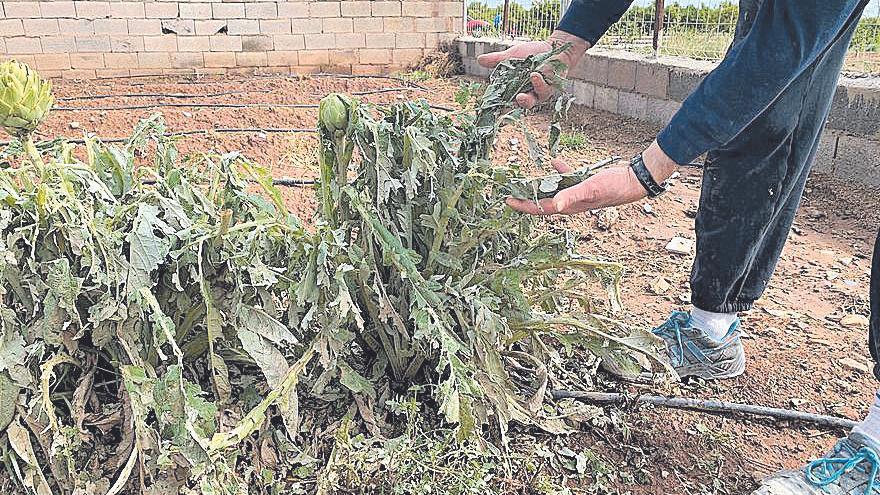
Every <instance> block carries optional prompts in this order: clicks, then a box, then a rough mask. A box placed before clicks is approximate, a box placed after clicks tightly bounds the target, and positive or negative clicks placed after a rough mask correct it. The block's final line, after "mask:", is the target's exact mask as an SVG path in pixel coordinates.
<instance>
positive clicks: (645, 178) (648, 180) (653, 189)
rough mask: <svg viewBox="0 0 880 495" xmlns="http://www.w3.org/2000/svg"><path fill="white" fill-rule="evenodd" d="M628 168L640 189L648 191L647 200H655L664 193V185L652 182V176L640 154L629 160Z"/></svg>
mask: <svg viewBox="0 0 880 495" xmlns="http://www.w3.org/2000/svg"><path fill="white" fill-rule="evenodd" d="M629 168H631V169H632V171H633V173H634V174H636V179H638V180H639V183H641V184H642V187H644V188H645V190H646V191H648V197H649V198H656V197H657V196H660V195H661V194H663V193H665V192H666V186H665V184H664V185H661V184H658V183H657V181H656V180H654V176H652V175H651V172H650V171H649V170H648V167H646V166H645V160H644V159H642V154H641V153H639V154H638V155H636V156H634V157H633V159H632V160H630V162H629Z"/></svg>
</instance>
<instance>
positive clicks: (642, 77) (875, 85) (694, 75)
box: [458, 37, 880, 187]
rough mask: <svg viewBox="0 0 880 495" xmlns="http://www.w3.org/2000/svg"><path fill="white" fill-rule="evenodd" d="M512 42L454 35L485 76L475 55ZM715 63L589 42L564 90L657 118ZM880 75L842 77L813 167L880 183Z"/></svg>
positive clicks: (582, 99) (469, 62) (467, 62)
mask: <svg viewBox="0 0 880 495" xmlns="http://www.w3.org/2000/svg"><path fill="white" fill-rule="evenodd" d="M510 44H511V42H499V41H497V40H488V39H480V38H471V37H463V38H460V39H459V41H458V50H459V54H460V55H461V57H462V61H463V63H464V68H465V72H466V73H468V74H472V75H477V76H487V75H488V74H489V71H487V70H486V69H484V68H482V67H480V65H479V64H477V60H476V58H477V56H479V55H482V54H483V53H489V52H494V51H498V50H504V49H506V48H507V47H508V46H509V45H510ZM713 67H714V64H712V63H709V62H699V61H695V60H689V59H683V58H673V57H661V58H659V59H657V58H653V57H649V56H643V55H637V54H634V53H631V52H625V51H617V50H602V49H593V50H590V51H589V52H587V55H586V56H584V58H583V59H582V60H581V62H580V63H579V64H578V65H577V67H575V68H574V69H572V70H571V72H570V73H569V78H568V81H567V85H568V87H567V91H568V92H569V93H571V94H572V95H574V97H575V98H576V100H575V101H576V103H577V104H579V105H583V106H586V107H590V108H596V109H599V110H604V111H606V112H611V113H616V114H620V115H624V116H626V117H631V118H635V119H639V120H643V121H647V122H651V123H654V124H658V126H659V125H663V124H666V123H667V122H669V119H671V118H672V116H673V115H675V112H677V111H678V109H679V107H681V102H682V101H684V100H685V98H687V96H688V95H689V94H690V93H691V91H692V90H693V89H694V88H696V87H697V85H698V84H699V83H700V81H702V80H703V77H705V75H706V74H708V72H709V71H710V70H712V68H713ZM878 156H880V78H878V77H865V78H857V79H849V78H845V77H844V78H841V80H840V83H839V84H838V87H837V92H836V94H835V95H834V101H833V103H832V107H831V114H830V115H829V116H828V122H827V124H826V126H825V131H824V132H823V134H822V141H821V144H820V146H819V151H818V154H817V157H816V164H815V167H814V170H816V171H818V172H822V173H829V174H832V175H834V176H837V177H840V178H843V179H848V180H856V181H858V182H861V183H864V184H868V185H871V186H878V187H880V160H877V157H878Z"/></svg>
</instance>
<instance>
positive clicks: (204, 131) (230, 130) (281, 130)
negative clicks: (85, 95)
mask: <svg viewBox="0 0 880 495" xmlns="http://www.w3.org/2000/svg"><path fill="white" fill-rule="evenodd" d="M249 132H255V133H260V132H263V133H267V134H269V133H285V132H290V133H300V132H302V133H305V132H318V131H317V129H305V128H300V127H292V128H283V127H266V128H262V129H260V128H256V127H219V128H217V129H195V130H191V131H180V132H166V133H165V134H162V137H177V136H192V135H194V134H211V133H218V134H223V133H227V134H235V133H249ZM55 139H56V140H62V141H65V142H68V143H73V144H83V143H85V142H86V140H85V139H82V138H68V137H58V138H55ZM98 139H100V140H101V142H102V143H124V142H126V141H128V139H129V138H127V137H125V138H115V137H111V138H98ZM10 144H12V141H0V146H9V145H10ZM37 144H38V145H39V144H40V143H37Z"/></svg>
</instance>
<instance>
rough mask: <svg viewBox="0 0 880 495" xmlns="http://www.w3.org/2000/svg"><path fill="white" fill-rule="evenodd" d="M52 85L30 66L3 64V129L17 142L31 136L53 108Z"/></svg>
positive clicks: (0, 94) (0, 72)
mask: <svg viewBox="0 0 880 495" xmlns="http://www.w3.org/2000/svg"><path fill="white" fill-rule="evenodd" d="M52 103H53V98H52V85H51V84H50V83H49V82H48V81H45V80H43V79H41V78H40V76H39V74H37V73H36V72H35V71H32V70H31V69H30V68H29V67H28V66H27V65H26V64H23V63H21V62H17V61H15V60H9V61H6V62H3V63H2V64H0V125H2V126H3V130H5V131H6V132H7V133H9V134H11V135H12V136H14V137H17V138H25V137H27V136H29V135H30V134H31V133H32V132H33V131H34V129H36V128H37V126H38V125H40V122H42V121H43V119H44V118H46V115H47V114H48V113H49V109H50V108H51V107H52Z"/></svg>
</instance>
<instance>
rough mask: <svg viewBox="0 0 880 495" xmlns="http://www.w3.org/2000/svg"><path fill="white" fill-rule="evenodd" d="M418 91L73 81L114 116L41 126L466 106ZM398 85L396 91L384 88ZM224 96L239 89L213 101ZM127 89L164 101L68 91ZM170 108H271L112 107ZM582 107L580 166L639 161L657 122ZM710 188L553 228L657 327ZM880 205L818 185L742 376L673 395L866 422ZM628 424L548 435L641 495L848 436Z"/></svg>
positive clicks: (307, 118) (630, 420)
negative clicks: (673, 248) (343, 95)
mask: <svg viewBox="0 0 880 495" xmlns="http://www.w3.org/2000/svg"><path fill="white" fill-rule="evenodd" d="M419 84H420V85H421V88H418V87H415V86H412V85H410V84H407V83H405V82H403V81H400V80H395V79H381V78H339V77H308V78H304V79H300V78H281V77H245V76H229V77H225V78H207V79H197V80H196V79H191V80H181V79H167V78H158V79H157V78H131V79H123V80H103V81H93V82H73V81H63V82H58V83H57V84H56V86H55V92H56V95H57V96H58V97H59V102H58V105H59V106H62V107H67V108H70V107H75V108H87V107H89V108H96V107H101V108H103V109H94V110H74V111H70V110H62V109H59V110H56V111H54V112H53V114H52V115H51V117H50V119H49V120H48V122H47V124H46V125H44V126H43V127H42V128H41V129H42V132H43V134H44V135H46V136H54V135H67V136H74V137H79V136H81V135H82V133H83V132H84V131H85V132H92V133H95V134H97V135H99V136H102V137H115V136H126V135H127V133H128V132H129V131H130V129H131V128H132V127H133V126H134V125H135V124H136V122H137V121H138V120H139V119H141V118H144V117H147V116H149V115H150V114H152V113H154V112H155V111H158V110H161V111H162V113H163V114H164V116H165V118H166V121H167V123H168V127H169V130H171V131H183V130H194V129H212V128H221V127H222V128H312V127H314V125H315V121H316V114H317V110H315V109H312V108H282V107H278V106H277V105H278V104H303V103H305V104H308V103H317V101H318V100H319V99H320V98H321V97H322V96H324V95H325V94H327V93H328V92H331V91H339V92H347V93H354V92H367V91H380V92H375V93H371V94H368V95H364V96H362V97H363V98H364V99H366V100H369V101H372V102H376V103H379V102H393V101H396V100H398V99H404V98H406V99H411V98H426V99H428V100H429V101H430V102H432V103H434V104H437V105H445V106H455V104H454V102H453V97H452V95H453V92H454V91H455V89H456V88H457V87H458V82H457V81H452V80H437V81H434V80H432V81H424V82H420V83H419ZM389 88H391V89H392V91H384V90H386V89H389ZM224 92H229V93H231V94H223V95H216V96H212V95H213V94H215V93H224ZM123 94H127V95H131V94H152V95H161V96H135V97H126V96H116V97H112V98H100V99H74V100H65V98H69V97H80V96H83V95H123ZM175 94H177V95H182V94H185V95H196V96H189V97H186V98H184V97H175V96H173V95H175ZM161 102H166V103H174V104H183V103H200V104H201V103H224V104H227V103H235V104H240V103H269V104H271V105H275V107H268V108H196V107H179V106H178V107H165V108H139V109H117V110H114V109H110V108H109V107H118V106H123V105H128V106H132V105H148V104H155V103H161ZM573 114H574V115H573V116H572V118H571V122H570V123H569V125H570V130H574V131H577V132H580V133H582V134H583V136H584V137H585V139H584V140H583V142H582V143H579V146H578V147H576V149H575V148H573V149H569V150H566V151H565V152H564V157H565V158H568V159H569V160H570V161H572V162H576V161H580V160H585V161H590V162H592V161H594V160H598V159H600V158H603V157H605V156H608V155H612V154H613V155H620V156H624V157H628V156H631V155H633V154H634V153H636V152H638V151H640V150H642V149H643V148H645V147H646V146H647V145H648V144H649V143H650V142H651V140H652V139H653V137H654V135H655V134H656V132H657V131H658V130H659V129H658V128H656V127H652V126H649V125H645V124H643V123H640V122H637V121H633V120H629V119H625V118H622V117H619V116H616V115H611V114H606V113H602V112H598V111H593V110H585V109H577V110H575V111H574V112H573ZM527 123H528V125H529V126H531V127H532V128H533V129H534V130H535V131H536V132H544V131H545V130H546V125H547V116H546V115H534V116H529V117H527ZM512 137H514V133H513V131H512V130H508V131H506V132H505V134H504V135H503V136H502V138H501V139H499V145H498V149H497V159H498V160H500V161H503V160H507V159H508V157H509V156H510V155H511V154H517V155H519V157H520V159H522V160H524V159H525V151H524V149H523V148H525V147H524V146H522V145H520V146H518V147H517V150H516V151H513V150H511V146H510V141H509V140H510V139H511V138H512ZM316 142H317V140H316V138H315V137H314V136H313V135H312V134H310V133H307V132H302V133H281V132H266V133H260V132H247V133H211V134H207V135H198V136H187V137H185V138H183V139H182V145H181V147H182V150H183V151H184V152H187V151H194V150H205V149H206V148H208V147H210V148H212V149H214V150H217V151H234V150H240V151H242V152H243V153H244V154H245V155H246V156H248V157H250V158H252V159H254V160H255V161H257V162H258V163H261V164H264V165H267V166H270V167H271V168H272V173H273V175H274V176H276V177H280V176H293V177H314V176H315V165H314V150H315V144H316ZM311 194H312V193H311V191H310V190H308V189H297V188H291V189H287V190H285V191H284V195H285V198H286V199H287V200H288V203H289V204H290V205H291V206H292V209H293V210H294V211H295V212H296V213H297V214H299V215H300V216H301V217H303V218H308V217H309V216H310V212H311V211H312V208H313V206H314V203H313V202H312V201H311V200H310V197H311ZM699 194H700V175H699V171H697V170H692V171H684V172H683V173H682V174H681V176H680V177H678V178H677V179H675V180H674V181H673V186H672V190H671V193H670V194H667V195H664V196H663V197H661V198H659V199H657V200H653V201H651V202H650V203H647V202H643V203H638V204H634V205H629V206H625V207H622V208H619V209H617V215H616V219H615V218H614V217H615V215H611V216H607V214H605V215H606V217H605V218H604V219H603V222H601V223H602V226H603V227H605V228H600V226H599V224H600V222H599V217H598V215H593V214H584V215H581V216H577V217H572V218H557V219H551V220H548V221H551V222H559V223H563V224H565V225H568V226H569V227H570V228H572V229H576V230H577V231H578V232H579V233H580V246H579V247H580V249H581V250H582V251H583V252H584V253H590V254H593V255H598V256H603V257H606V258H610V259H614V260H619V261H621V262H622V263H624V264H625V265H626V267H627V275H626V277H625V280H624V284H623V295H624V300H625V301H626V303H627V305H628V309H627V311H628V312H629V314H630V316H631V318H632V321H633V322H634V323H637V324H642V325H643V326H645V327H649V326H653V325H656V324H659V323H660V322H662V321H663V320H664V319H665V318H666V316H667V315H668V314H669V313H670V312H671V311H672V310H674V309H680V308H684V307H686V305H687V301H688V300H689V297H690V295H689V288H688V277H689V272H690V267H691V262H692V255H687V256H682V255H676V254H671V253H669V252H667V251H666V249H665V246H666V244H667V242H668V241H669V240H670V239H671V238H672V237H673V236H682V237H685V238H688V239H694V235H695V234H694V226H693V216H694V214H695V213H696V208H697V202H698V198H699ZM878 198H880V192H878V191H871V190H865V189H863V188H860V187H858V186H856V185H855V184H851V183H841V182H839V181H835V180H832V179H829V178H827V177H821V176H816V177H813V178H811V180H810V182H809V185H808V190H807V193H806V197H805V200H804V205H803V207H802V208H801V211H800V212H799V214H798V217H797V221H796V225H795V227H794V228H793V229H792V234H791V236H790V239H789V242H788V245H787V246H786V248H785V251H784V252H783V254H782V258H781V260H780V262H779V266H778V269H777V272H776V275H775V277H774V278H773V279H772V281H771V283H770V286H769V289H768V290H767V292H766V294H765V296H764V298H763V299H762V300H761V301H759V303H758V304H757V305H756V307H755V309H753V310H752V311H751V312H749V313H747V314H746V315H744V317H743V323H744V329H745V331H746V332H747V339H746V341H745V345H746V348H747V352H748V359H749V361H748V365H747V366H748V369H747V371H746V373H745V374H744V375H743V376H741V377H739V378H737V379H734V380H730V381H727V382H724V383H718V384H700V383H696V384H695V383H691V384H688V385H682V386H681V387H680V388H676V389H674V390H671V391H664V392H673V393H677V394H682V395H687V396H692V397H700V398H714V399H722V400H727V401H737V402H747V403H751V404H758V405H765V406H775V407H783V408H793V409H797V410H802V411H809V412H815V413H822V414H833V415H839V416H845V417H849V418H852V419H859V418H860V417H861V416H862V415H864V413H865V412H866V410H867V406H868V405H869V403H870V401H871V399H872V397H873V394H874V390H875V388H876V385H875V383H874V381H873V379H872V377H871V373H870V371H869V369H870V367H871V366H872V364H871V361H870V357H869V355H868V349H867V345H866V332H867V325H866V321H867V320H866V319H859V318H853V317H852V315H858V316H862V317H867V316H868V280H869V278H868V277H869V270H870V254H871V249H872V243H873V239H874V236H876V233H877V228H878V223H880V222H878V217H880V213H878V208H877V206H878ZM648 204H650V208H648V209H646V205H648ZM609 219H610V221H609ZM609 223H610V225H608V224H609ZM844 317H847V318H846V319H844ZM851 320H852V321H851ZM610 386H612V387H617V388H620V389H626V390H629V391H632V392H635V391H644V390H638V389H634V388H632V387H626V386H623V385H614V384H612V385H610ZM623 418H624V419H623V420H622V422H623V423H625V426H624V427H620V426H618V427H617V428H611V429H609V428H596V429H593V430H589V431H585V432H583V433H582V434H578V435H576V436H574V437H568V438H563V439H557V440H553V442H557V443H561V444H566V445H570V446H573V447H572V448H574V446H577V447H578V448H580V449H589V450H591V451H593V452H595V453H596V454H597V455H599V456H601V457H603V458H605V459H607V460H608V461H609V462H611V463H613V464H614V465H616V466H617V467H618V469H621V470H622V471H625V472H627V473H629V474H628V475H626V476H618V477H617V478H615V479H612V480H611V481H610V486H611V487H613V488H614V489H617V490H619V491H621V492H631V493H730V494H739V493H749V491H750V490H751V488H753V487H754V486H755V485H754V484H755V480H756V479H759V478H760V477H762V476H764V475H766V474H769V473H771V472H773V471H775V470H777V469H780V468H794V467H797V466H799V465H801V464H802V463H804V462H805V461H806V460H808V459H810V458H813V457H815V456H817V455H820V454H822V453H823V452H824V451H825V450H826V449H828V448H829V447H830V446H831V445H832V443H833V442H834V439H835V438H836V437H837V436H838V435H839V434H840V433H842V432H839V431H830V430H824V429H816V428H813V427H810V426H808V425H802V424H787V423H780V422H769V421H761V420H754V419H746V418H739V417H723V418H722V417H717V416H709V415H705V414H698V413H691V412H681V411H673V410H648V409H641V410H639V411H633V412H632V413H629V414H626V415H625V416H624V417H623ZM585 483H586V482H585ZM579 488H582V489H584V490H585V491H596V490H589V489H588V488H589V487H587V486H582V487H579ZM599 491H602V490H599Z"/></svg>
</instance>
